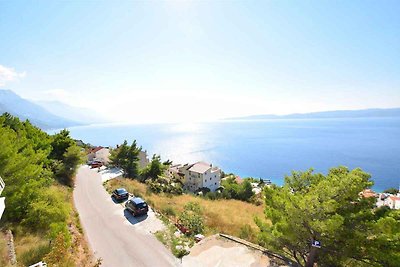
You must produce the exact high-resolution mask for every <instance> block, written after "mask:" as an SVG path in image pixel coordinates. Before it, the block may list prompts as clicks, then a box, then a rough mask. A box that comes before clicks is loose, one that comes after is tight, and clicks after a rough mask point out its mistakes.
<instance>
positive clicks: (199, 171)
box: [169, 162, 221, 192]
mask: <svg viewBox="0 0 400 267" xmlns="http://www.w3.org/2000/svg"><path fill="white" fill-rule="evenodd" d="M169 172H170V175H172V176H175V177H176V174H177V175H178V176H177V177H179V178H180V180H181V181H182V183H183V188H184V189H187V190H189V191H192V192H195V191H196V190H198V189H200V188H203V187H207V188H209V189H210V190H211V191H215V190H216V189H217V188H219V187H220V185H221V169H220V168H218V167H213V166H212V164H208V163H206V162H196V163H195V164H185V165H183V166H182V165H174V166H171V168H170V170H169Z"/></svg>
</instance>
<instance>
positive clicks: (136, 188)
mask: <svg viewBox="0 0 400 267" xmlns="http://www.w3.org/2000/svg"><path fill="white" fill-rule="evenodd" d="M105 187H106V189H107V191H108V192H112V191H113V190H115V189H116V188H120V187H124V188H125V189H126V190H128V192H130V193H133V194H134V195H136V194H139V195H140V196H142V197H143V198H144V199H145V200H146V201H147V202H148V203H149V205H150V206H152V207H153V208H154V209H156V210H157V211H159V212H161V213H162V214H163V215H165V216H167V217H168V218H170V219H171V220H173V221H175V220H176V217H177V216H178V214H179V213H181V212H182V211H183V207H184V206H185V204H186V203H188V202H197V203H199V204H200V206H201V208H202V214H203V216H204V219H205V226H206V232H205V235H206V236H208V235H212V234H216V233H225V234H229V235H233V236H237V237H243V238H244V239H246V240H248V241H250V242H256V236H257V233H258V232H259V229H258V227H257V225H256V224H255V222H254V217H258V218H261V219H262V220H265V219H264V218H265V215H264V205H259V206H256V205H254V204H251V203H248V202H243V201H240V200H233V199H229V200H227V199H219V200H209V199H205V198H201V197H197V196H194V195H189V194H184V195H178V196H176V195H167V194H163V193H161V194H154V193H153V194H150V193H149V192H148V190H147V186H146V184H143V183H140V182H138V181H136V180H131V179H125V178H122V179H112V180H110V181H108V182H107V183H105ZM135 192H136V193H135Z"/></svg>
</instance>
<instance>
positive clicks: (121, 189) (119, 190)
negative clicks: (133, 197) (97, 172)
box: [117, 188, 126, 194]
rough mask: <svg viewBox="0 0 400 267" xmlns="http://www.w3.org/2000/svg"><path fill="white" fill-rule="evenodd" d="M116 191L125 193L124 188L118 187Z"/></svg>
mask: <svg viewBox="0 0 400 267" xmlns="http://www.w3.org/2000/svg"><path fill="white" fill-rule="evenodd" d="M117 193H118V194H124V193H126V190H125V189H124V188H120V189H117Z"/></svg>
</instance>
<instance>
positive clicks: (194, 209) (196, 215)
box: [179, 202, 204, 235]
mask: <svg viewBox="0 0 400 267" xmlns="http://www.w3.org/2000/svg"><path fill="white" fill-rule="evenodd" d="M179 223H181V224H182V225H183V226H184V227H185V228H187V229H188V230H189V234H190V235H196V234H202V233H203V232H204V219H203V217H202V216H201V207H200V205H199V203H197V202H189V203H187V204H186V205H185V207H184V210H183V212H182V213H181V214H180V216H179Z"/></svg>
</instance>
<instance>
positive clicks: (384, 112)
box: [225, 108, 400, 120]
mask: <svg viewBox="0 0 400 267" xmlns="http://www.w3.org/2000/svg"><path fill="white" fill-rule="evenodd" d="M371 117H400V108H388V109H379V108H374V109H361V110H334V111H322V112H311V113H294V114H289V115H273V114H265V115H252V116H246V117H237V118H227V119H225V120H264V119H334V118H338V119H339V118H371Z"/></svg>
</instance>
